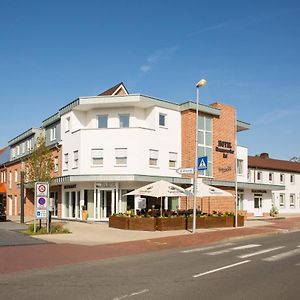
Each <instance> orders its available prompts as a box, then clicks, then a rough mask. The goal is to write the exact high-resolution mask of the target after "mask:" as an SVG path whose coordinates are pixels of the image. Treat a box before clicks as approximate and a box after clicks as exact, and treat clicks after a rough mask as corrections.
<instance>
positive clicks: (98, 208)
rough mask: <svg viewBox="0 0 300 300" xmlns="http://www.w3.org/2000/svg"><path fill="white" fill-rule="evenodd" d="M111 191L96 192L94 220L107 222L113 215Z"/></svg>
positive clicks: (112, 194) (112, 193) (112, 195)
mask: <svg viewBox="0 0 300 300" xmlns="http://www.w3.org/2000/svg"><path fill="white" fill-rule="evenodd" d="M113 198H114V192H113V190H100V189H97V190H96V201H95V216H96V217H95V219H98V220H107V219H108V218H109V217H110V216H111V215H112V214H113V213H114V205H113V204H114V203H113V201H114V199H113Z"/></svg>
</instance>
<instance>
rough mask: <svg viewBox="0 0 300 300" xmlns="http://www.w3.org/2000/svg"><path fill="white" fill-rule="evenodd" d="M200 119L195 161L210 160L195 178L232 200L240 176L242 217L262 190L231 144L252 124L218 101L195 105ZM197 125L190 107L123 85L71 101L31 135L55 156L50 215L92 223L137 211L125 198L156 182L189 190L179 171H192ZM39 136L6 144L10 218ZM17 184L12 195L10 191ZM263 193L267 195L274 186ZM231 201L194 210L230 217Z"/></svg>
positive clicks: (28, 207)
mask: <svg viewBox="0 0 300 300" xmlns="http://www.w3.org/2000/svg"><path fill="white" fill-rule="evenodd" d="M197 117H198V126H199V127H198V129H197V134H198V145H197V146H198V149H197V151H198V155H199V156H204V155H207V156H208V169H207V170H206V171H203V172H199V177H203V180H204V182H205V183H207V184H210V185H214V186H218V187H220V188H222V189H224V190H226V191H229V192H231V193H232V194H233V195H234V194H235V179H236V176H237V181H238V189H239V196H240V200H241V201H240V209H241V210H245V211H247V210H248V207H247V205H246V201H243V197H244V196H245V195H244V194H245V193H244V192H245V191H247V190H257V189H262V186H261V184H259V185H258V184H256V183H250V182H248V180H247V165H248V150H247V148H245V147H239V146H238V147H237V148H236V146H235V141H236V140H237V133H238V132H241V131H244V130H247V129H249V128H250V125H249V124H248V123H246V122H243V121H239V120H237V118H236V110H235V108H234V107H232V106H229V105H225V104H221V103H214V104H211V105H203V104H201V105H199V115H198V116H197ZM195 124H196V104H195V103H194V102H192V101H188V102H185V103H182V104H177V103H173V102H170V101H165V100H161V99H158V98H154V97H149V96H145V95H139V94H137V95H134V94H129V93H128V91H127V89H126V88H125V86H124V85H123V84H122V83H120V84H118V85H116V86H114V87H113V88H111V89H109V90H107V91H105V92H104V93H102V94H100V95H98V96H91V97H80V98H78V99H76V100H74V101H72V102H70V103H68V104H67V105H65V106H64V107H62V108H61V109H59V111H58V112H57V113H55V114H54V115H52V116H50V117H49V118H47V119H46V120H44V121H43V122H42V126H41V128H40V129H36V130H37V131H38V132H39V134H43V135H44V136H45V140H46V145H47V146H48V147H50V148H51V149H52V154H53V160H54V165H55V171H54V174H53V175H54V177H55V179H54V181H53V182H52V185H51V189H50V197H51V202H52V207H53V215H54V216H57V217H59V218H66V219H81V218H82V210H83V209H86V210H87V211H88V218H89V220H107V219H108V217H109V216H110V215H111V214H113V213H118V212H125V211H126V210H128V209H134V210H136V209H138V208H139V207H140V203H142V202H143V201H142V200H141V199H140V198H139V197H137V196H124V194H126V193H128V192H129V191H131V190H133V189H136V188H139V187H141V186H143V185H146V184H148V183H151V182H154V181H157V180H160V179H165V180H167V181H170V182H172V183H175V184H178V185H181V186H183V187H188V186H190V185H191V183H192V178H191V177H192V176H187V175H180V174H179V173H177V171H176V170H177V169H178V168H181V167H186V168H191V167H194V161H195V132H196V128H195ZM36 130H33V129H31V130H29V131H27V132H25V133H24V134H22V135H20V136H18V137H16V138H14V139H12V140H11V141H10V142H9V146H10V162H9V164H10V167H9V168H7V170H6V174H7V181H8V189H7V192H8V193H7V195H8V196H9V197H11V200H10V201H9V203H8V205H7V210H8V213H9V214H18V211H19V209H18V203H19V187H18V182H19V178H20V175H19V174H20V166H19V165H20V162H21V160H22V158H23V157H26V155H28V153H30V148H31V147H32V146H33V145H34V140H35V137H36V136H37V134H38V132H35V131H36ZM30 140H31V145H30V142H28V141H30ZM23 148H24V149H23ZM27 149H28V152H26V151H27ZM236 161H237V166H236ZM18 164H19V165H18ZM16 166H18V167H16ZM16 170H17V171H16ZM236 170H237V173H236ZM15 171H16V172H15ZM14 181H15V183H16V185H15V190H13V189H12V187H11V188H10V184H11V186H12V183H13V182H14ZM263 188H264V189H268V193H271V192H270V191H271V189H273V186H270V185H268V186H267V185H264V186H263ZM243 193H244V194H243ZM14 196H17V198H14ZM245 198H246V197H245ZM9 199H10V198H9ZM234 199H235V198H234V196H232V197H224V198H219V197H218V198H217V197H215V198H214V197H211V198H209V199H208V198H199V199H198V200H197V208H198V209H200V210H202V211H207V212H212V211H213V210H217V211H233V210H234ZM25 202H26V203H25V213H26V214H28V215H33V202H34V200H33V193H32V190H31V192H30V190H28V191H27V189H26V198H25ZM146 203H147V208H152V207H157V208H158V207H160V199H153V198H149V199H147V202H146ZM163 206H164V208H168V209H178V208H181V209H185V208H191V207H192V201H191V199H188V198H186V197H183V198H181V199H179V198H176V199H172V198H169V199H164V202H163Z"/></svg>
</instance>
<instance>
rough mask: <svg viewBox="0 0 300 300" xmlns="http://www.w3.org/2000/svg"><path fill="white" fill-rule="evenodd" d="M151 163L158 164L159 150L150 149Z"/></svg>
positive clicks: (151, 164) (152, 164)
mask: <svg viewBox="0 0 300 300" xmlns="http://www.w3.org/2000/svg"><path fill="white" fill-rule="evenodd" d="M149 165H150V166H157V165H158V150H153V149H150V150H149Z"/></svg>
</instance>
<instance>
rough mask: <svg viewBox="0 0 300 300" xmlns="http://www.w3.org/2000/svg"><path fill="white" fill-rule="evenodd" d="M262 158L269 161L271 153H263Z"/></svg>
mask: <svg viewBox="0 0 300 300" xmlns="http://www.w3.org/2000/svg"><path fill="white" fill-rule="evenodd" d="M260 157H261V158H264V159H267V158H269V153H261V154H260Z"/></svg>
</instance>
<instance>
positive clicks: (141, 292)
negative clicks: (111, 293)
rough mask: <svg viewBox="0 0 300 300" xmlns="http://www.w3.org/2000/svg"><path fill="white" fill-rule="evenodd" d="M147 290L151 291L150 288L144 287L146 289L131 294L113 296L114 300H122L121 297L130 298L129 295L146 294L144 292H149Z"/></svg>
mask: <svg viewBox="0 0 300 300" xmlns="http://www.w3.org/2000/svg"><path fill="white" fill-rule="evenodd" d="M147 292H149V290H148V289H144V290H142V291H139V292H134V293H131V294H130V295H123V296H121V297H116V298H113V300H121V299H125V298H129V297H133V296H137V295H140V294H144V293H147Z"/></svg>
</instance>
